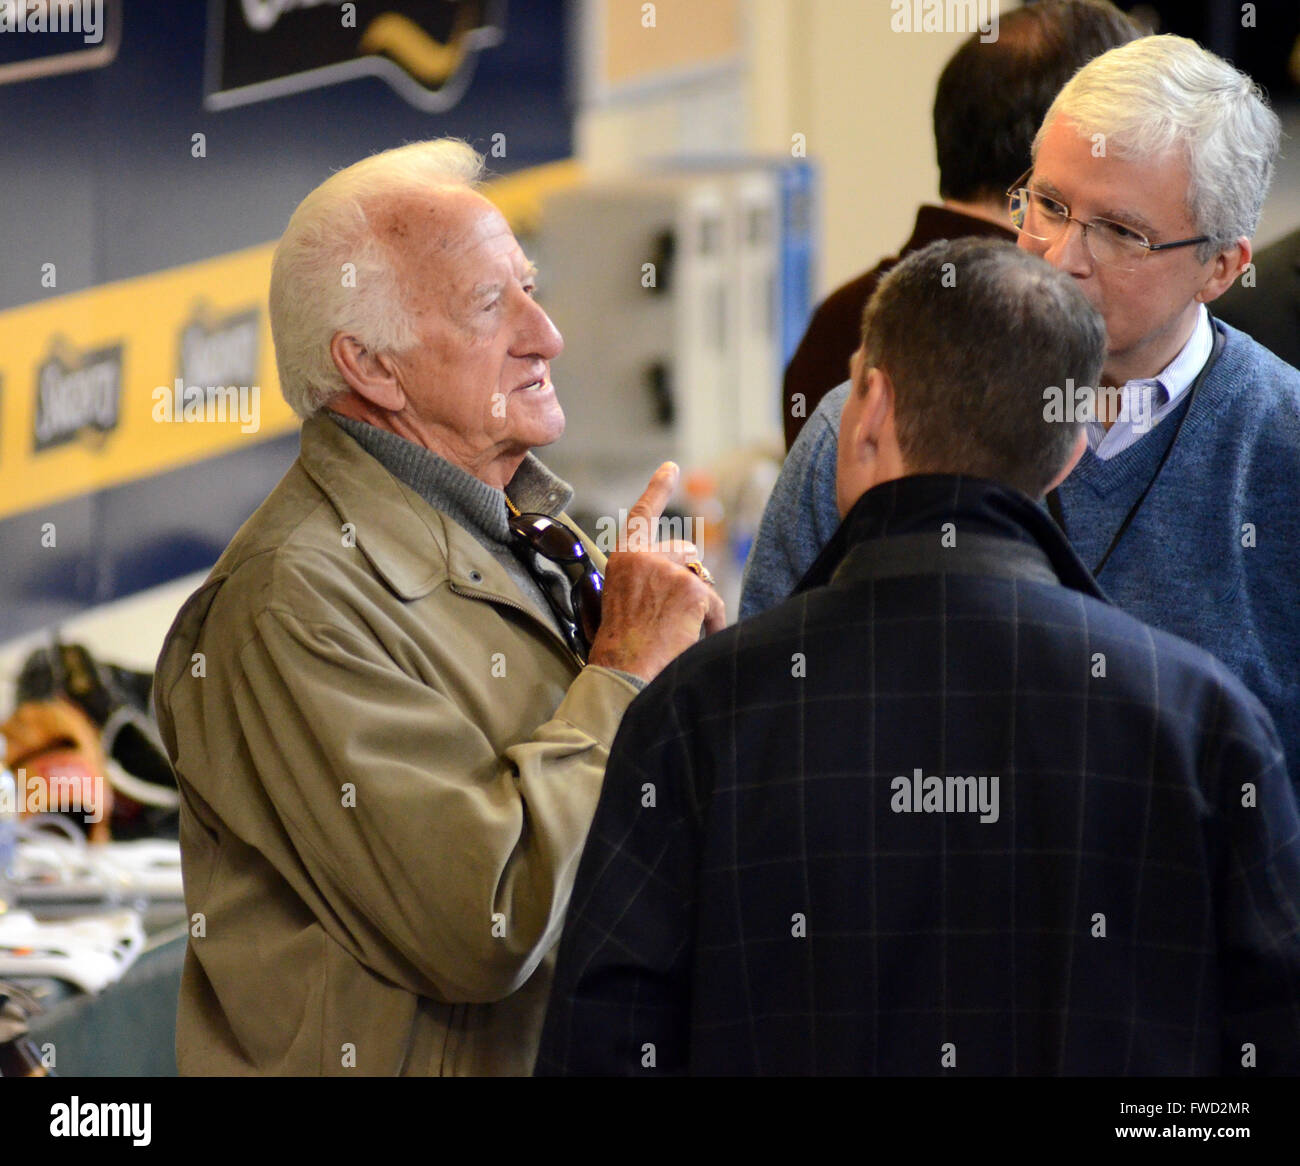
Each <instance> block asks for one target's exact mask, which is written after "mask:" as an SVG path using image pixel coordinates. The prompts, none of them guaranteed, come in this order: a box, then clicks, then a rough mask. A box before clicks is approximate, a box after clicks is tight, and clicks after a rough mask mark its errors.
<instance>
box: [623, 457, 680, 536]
mask: <svg viewBox="0 0 1300 1166" xmlns="http://www.w3.org/2000/svg"><path fill="white" fill-rule="evenodd" d="M680 476H681V470H680V469H679V468H678V465H677V463H676V462H664V464H663V465H661V466H660V467H659V468H658V469H657V470H655V472H654V474H653V476H652V477H651V478H650V484H649V485H648V486H647V487H646V488H645V492H644V493H643V494H642V495H641V497H640V498H638V499H637V500H636V501H635V502H634V503H632V506H631V509H629V510H628V512H627V516H628V521H629V524H630V523H631V520H632V519H633V518H637V519H640V520H641V521H642V522H654V521H656V520H657V519H658V518H659V516H660V515H661V514H662V513H663V512H664V507H665V506H667V505H668V499H669V498H671V497H672V496H673V491H674V490H675V489H677V479H678V478H679V477H680Z"/></svg>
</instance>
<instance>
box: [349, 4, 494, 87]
mask: <svg viewBox="0 0 1300 1166" xmlns="http://www.w3.org/2000/svg"><path fill="white" fill-rule="evenodd" d="M467 17H468V10H467V9H466V8H462V9H461V15H458V16H457V19H456V27H455V28H454V29H453V30H452V34H451V40H450V42H449V43H447V44H445V45H444V44H441V43H440V42H438V41H436V40H434V39H433V37H431V36H430V35H429V34H428V33H427V32H425V31H424V29H422V28H421V27H420V26H419V25H418V24H416V23H415V21H413V20H410V19H408V18H407V17H405V16H403V15H401V13H398V12H385V13H383V14H382V15H380V16H376V17H375V18H374V20H372V21H371V22H370V24H369V25H368V26H367V27H366V31H365V32H364V33H362V35H361V51H362V52H363V53H386V54H387V55H388V56H390V57H391V58H392V59H393V60H394V61H396V62H397V63H398V64H399V65H401V66H402V68H403V69H405V70H406V71H407V72H408V73H410V74H411V76H412V77H414V78H416V80H418V81H422V82H423V83H424V84H425V85H442V84H443V83H444V82H446V81H447V79H448V78H449V77H451V76H452V75H453V74H454V73H455V72H456V70H457V69H459V68H460V63H461V61H463V60H464V59H465V33H466V32H468V31H469V29H468V25H469V19H468V18H467Z"/></svg>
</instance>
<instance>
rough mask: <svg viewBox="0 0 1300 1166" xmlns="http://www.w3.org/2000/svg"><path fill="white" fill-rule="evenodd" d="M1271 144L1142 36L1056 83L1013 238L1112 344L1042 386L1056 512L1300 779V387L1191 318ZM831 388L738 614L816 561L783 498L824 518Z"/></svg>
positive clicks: (1225, 258)
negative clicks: (1065, 474)
mask: <svg viewBox="0 0 1300 1166" xmlns="http://www.w3.org/2000/svg"><path fill="white" fill-rule="evenodd" d="M1278 140H1279V126H1278V121H1277V118H1276V117H1275V116H1274V115H1273V113H1272V112H1271V111H1270V110H1269V109H1268V107H1267V106H1266V104H1265V103H1264V101H1263V99H1262V97H1261V96H1260V94H1259V91H1258V89H1257V88H1256V87H1255V86H1254V85H1253V84H1252V83H1251V82H1250V80H1249V78H1247V77H1245V76H1244V75H1242V74H1241V73H1239V72H1237V70H1235V69H1233V68H1232V67H1231V66H1230V65H1229V64H1227V63H1226V62H1225V61H1222V60H1220V59H1219V58H1218V57H1216V56H1214V54H1212V53H1210V52H1207V51H1206V50H1204V49H1202V48H1200V47H1199V46H1198V45H1196V44H1195V43H1194V42H1192V41H1189V40H1185V39H1183V38H1180V37H1172V36H1159V37H1145V38H1142V39H1141V40H1138V41H1134V42H1133V43H1132V44H1129V45H1125V46H1122V47H1120V48H1116V49H1112V50H1110V51H1109V52H1107V53H1105V54H1103V55H1102V56H1100V57H1098V58H1096V59H1095V60H1094V61H1092V62H1091V63H1089V64H1088V65H1086V66H1084V68H1082V69H1081V70H1080V71H1079V72H1078V73H1077V74H1076V75H1075V77H1074V78H1073V79H1072V80H1071V81H1070V82H1069V83H1068V84H1067V85H1066V86H1065V88H1064V89H1063V90H1062V91H1061V93H1060V94H1059V95H1058V96H1057V98H1056V100H1055V101H1054V103H1053V104H1052V106H1051V108H1050V110H1049V111H1048V114H1047V116H1046V117H1045V119H1044V122H1043V125H1042V127H1040V130H1039V133H1038V136H1037V139H1036V141H1035V149H1034V162H1033V167H1032V169H1031V170H1030V172H1029V174H1028V175H1027V176H1026V177H1025V178H1024V179H1023V180H1022V181H1021V182H1018V183H1016V184H1014V185H1013V187H1012V189H1011V191H1010V192H1009V196H1008V197H1009V211H1010V216H1011V221H1012V224H1013V226H1015V227H1016V229H1017V230H1018V232H1019V245H1020V246H1021V247H1023V248H1025V249H1027V250H1029V251H1032V252H1033V253H1035V254H1037V255H1041V256H1042V257H1043V258H1045V259H1046V260H1047V261H1048V262H1049V263H1051V264H1052V265H1053V266H1055V267H1057V268H1059V269H1060V270H1062V271H1065V272H1067V273H1068V274H1069V275H1071V276H1072V277H1073V278H1074V279H1075V280H1076V281H1077V283H1078V285H1079V287H1080V289H1081V290H1082V291H1083V293H1084V295H1085V296H1086V297H1087V299H1088V300H1089V302H1090V303H1091V304H1092V305H1093V306H1094V307H1096V308H1097V310H1098V311H1099V312H1100V313H1101V314H1102V317H1103V318H1104V320H1105V322H1106V329H1107V337H1108V351H1107V357H1106V364H1105V367H1104V369H1103V373H1102V376H1101V378H1100V379H1101V382H1102V386H1101V388H1100V389H1099V388H1098V386H1087V385H1085V386H1080V385H1064V386H1044V401H1043V408H1044V411H1045V413H1044V415H1045V416H1046V417H1048V418H1049V419H1055V420H1060V421H1063V422H1073V421H1077V420H1082V421H1085V422H1086V423H1087V426H1086V428H1087V434H1088V450H1087V452H1086V453H1085V454H1084V456H1083V458H1082V460H1081V461H1080V463H1079V465H1078V467H1077V468H1076V469H1075V471H1074V472H1073V473H1072V474H1071V476H1070V477H1069V478H1068V479H1067V480H1066V482H1065V483H1063V484H1062V485H1061V487H1060V488H1059V489H1058V490H1057V491H1055V492H1054V493H1053V494H1052V495H1050V496H1049V498H1048V505H1049V508H1050V509H1051V510H1052V512H1053V514H1054V515H1055V516H1056V517H1057V520H1058V521H1059V522H1060V523H1061V525H1062V526H1063V528H1064V530H1065V531H1066V534H1067V535H1068V536H1069V538H1070V540H1071V542H1072V543H1073V544H1074V546H1075V548H1076V549H1077V550H1078V551H1079V553H1080V555H1081V557H1082V558H1083V560H1084V562H1085V563H1086V564H1087V566H1088V567H1089V568H1090V569H1091V570H1092V571H1093V572H1094V574H1095V575H1096V576H1097V578H1098V581H1099V582H1100V584H1101V586H1102V587H1103V588H1104V589H1105V591H1106V592H1107V594H1108V595H1109V596H1110V597H1111V598H1112V599H1113V600H1114V601H1115V602H1117V603H1118V604H1119V605H1120V606H1121V607H1123V608H1124V609H1126V610H1127V611H1129V612H1131V613H1132V614H1134V615H1136V616H1138V617H1139V618H1141V619H1143V620H1145V621H1147V622H1149V623H1151V624H1154V625H1155V626H1157V627H1160V628H1162V629H1164V630H1166V631H1170V632H1174V633H1175V634H1177V635H1181V636H1183V637H1185V638H1187V639H1189V640H1191V641H1192V642H1193V643H1196V644H1198V645H1199V646H1201V647H1202V648H1205V649H1207V650H1209V651H1210V652H1213V653H1214V654H1215V655H1217V656H1218V657H1219V658H1220V659H1222V660H1223V661H1224V662H1225V663H1226V664H1228V665H1229V666H1230V667H1231V668H1232V669H1233V670H1234V671H1235V672H1236V673H1237V675H1238V676H1240V677H1241V679H1242V680H1244V681H1245V683H1246V684H1247V686H1248V687H1249V688H1251V689H1252V690H1253V691H1254V692H1255V694H1256V695H1257V696H1258V697H1259V698H1260V699H1261V700H1262V701H1263V702H1264V704H1265V706H1266V707H1267V708H1268V709H1269V711H1270V712H1271V713H1272V715H1273V718H1274V720H1275V721H1276V723H1277V727H1278V731H1279V733H1280V735H1281V738H1282V741H1283V744H1284V746H1285V748H1286V750H1287V755H1288V759H1289V765H1290V767H1291V774H1292V780H1293V781H1295V782H1296V783H1297V786H1300V669H1297V667H1296V663H1295V662H1296V660H1297V659H1300V604H1297V603H1296V597H1295V580H1296V578H1297V577H1300V508H1298V507H1297V506H1296V504H1295V483H1296V482H1297V480H1300V372H1297V370H1296V369H1294V368H1293V367H1291V366H1290V365H1288V364H1285V363H1284V362H1282V361H1281V360H1279V359H1278V358H1277V357H1276V356H1274V354H1273V353H1271V352H1269V351H1268V350H1267V349H1265V348H1263V347H1262V346H1261V345H1259V344H1257V343H1255V341H1253V340H1252V339H1251V338H1250V337H1249V336H1247V335H1246V334H1245V333H1243V332H1240V331H1238V330H1236V329H1233V328H1231V327H1229V326H1227V325H1225V324H1223V323H1222V322H1221V321H1215V320H1213V319H1212V318H1211V316H1210V314H1209V312H1208V311H1207V308H1206V305H1208V304H1210V303H1212V302H1213V301H1214V300H1215V299H1216V298H1217V297H1218V296H1220V295H1221V294H1222V293H1223V292H1224V291H1225V290H1226V289H1227V288H1228V287H1229V286H1231V284H1232V282H1233V280H1234V279H1235V278H1236V277H1237V275H1238V273H1239V272H1240V271H1241V270H1242V269H1243V268H1244V267H1245V265H1246V264H1247V263H1248V262H1249V261H1250V258H1251V244H1250V236H1251V234H1252V233H1253V232H1254V230H1255V226H1256V223H1257V221H1258V218H1259V210H1260V206H1261V204H1262V202H1263V199H1264V195H1265V193H1266V191H1267V189H1268V185H1269V180H1270V177H1271V174H1272V169H1273V162H1274V159H1275V157H1276V154H1277V149H1278ZM1006 339H1007V343H1008V344H1013V345H1014V344H1015V343H1016V336H1015V335H1014V333H1012V334H1010V335H1008V336H1007V338H1006ZM845 394H846V390H844V389H841V390H836V392H835V393H833V394H831V396H830V397H828V398H827V400H826V402H824V404H823V406H822V408H824V409H825V410H826V415H825V418H824V420H823V421H822V422H821V427H820V429H821V435H822V441H821V447H820V448H818V449H817V450H816V452H815V453H813V454H811V455H808V454H807V453H806V452H802V451H799V450H798V449H797V448H796V450H794V451H792V455H791V459H790V460H789V462H788V463H787V467H786V471H784V472H783V475H782V480H781V481H780V482H779V483H778V485H777V488H776V491H775V493H774V495H773V499H772V500H771V502H770V503H769V506H768V510H767V513H766V514H765V516H764V521H763V525H762V528H761V529H760V533H759V537H758V539H757V541H756V545H755V550H754V553H753V555H752V557H751V560H750V564H749V567H748V570H747V576H746V581H745V593H744V594H743V595H742V601H741V614H742V616H746V615H751V614H754V613H755V611H756V610H761V609H762V607H763V606H766V605H767V603H768V602H770V600H769V599H768V597H770V596H771V595H772V594H773V593H774V592H776V593H779V592H780V591H781V589H782V588H793V586H794V583H795V582H797V581H798V577H799V574H800V573H801V572H802V571H803V570H806V568H807V565H808V564H810V563H811V562H812V560H813V558H815V556H816V554H817V552H818V550H819V549H820V548H819V547H818V546H816V545H811V546H810V545H807V540H806V538H805V537H804V536H803V535H802V534H800V533H799V531H798V530H797V528H796V526H795V524H794V523H793V522H792V521H791V513H792V510H793V507H792V505H791V499H792V498H801V497H802V498H810V497H811V498H815V501H814V502H813V503H812V505H813V507H814V508H815V509H816V510H817V512H818V513H824V512H825V511H826V510H827V508H828V507H829V506H830V505H832V503H833V498H832V497H830V496H828V492H827V489H826V488H825V486H824V485H823V484H822V483H824V481H825V479H826V477H827V474H828V473H831V472H833V464H834V447H833V443H830V442H826V441H825V439H824V431H825V427H826V426H827V425H829V424H832V423H833V419H834V418H835V417H836V416H837V415H838V412H839V410H840V409H841V408H842V405H843V400H844V397H845ZM809 428H810V429H812V428H813V427H812V426H811V425H810V426H809ZM816 433H817V431H816V430H814V434H810V441H811V440H812V439H813V437H814V436H815V435H816ZM828 446H829V448H827V447H828ZM805 525H807V524H805Z"/></svg>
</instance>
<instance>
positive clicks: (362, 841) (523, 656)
mask: <svg viewBox="0 0 1300 1166" xmlns="http://www.w3.org/2000/svg"><path fill="white" fill-rule="evenodd" d="M481 169H482V159H481V158H480V157H479V156H478V155H477V154H475V153H474V151H473V150H471V149H470V148H469V147H468V146H466V145H464V144H463V143H460V142H455V141H446V140H445V141H437V142H421V143H416V144H413V145H410V146H404V147H402V148H400V149H396V150H390V151H388V152H386V153H383V154H379V155H376V156H374V157H372V158H368V159H365V160H364V161H362V162H359V163H357V164H356V165H354V166H351V167H349V168H347V169H345V170H343V171H340V172H339V173H337V174H335V175H334V176H333V177H331V178H330V179H329V180H328V181H326V182H325V183H323V184H322V185H321V186H320V187H318V188H317V189H316V190H314V191H313V192H312V193H311V194H309V195H308V196H307V198H306V199H304V200H303V202H302V204H301V205H300V206H299V207H298V209H297V210H296V211H295V213H294V215H293V217H292V219H291V220H290V222H289V226H288V229H287V230H286V231H285V234H284V237H283V238H282V239H281V241H280V244H279V247H278V248H277V250H276V254H275V261H274V265H273V271H272V276H271V296H270V306H271V328H272V332H273V335H274V338H275V347H276V358H277V362H278V365H279V370H280V381H281V387H282V389H283V391H284V394H285V396H286V398H287V400H288V401H289V403H290V404H291V405H292V406H293V408H294V410H295V411H296V412H297V413H298V414H299V415H300V416H301V417H302V418H303V426H302V449H301V454H300V456H299V458H298V460H297V461H296V463H295V464H294V465H293V467H292V468H291V469H290V470H289V472H288V473H287V474H286V475H285V477H284V479H283V480H282V481H281V482H280V484H279V485H278V486H277V487H276V488H275V490H274V491H273V492H272V494H271V495H270V496H269V497H268V498H267V500H266V501H265V502H264V503H263V504H262V506H261V507H260V508H259V509H258V510H257V512H256V513H255V514H254V515H253V516H252V517H251V518H250V519H249V520H248V522H247V523H245V524H244V526H243V527H242V528H241V529H240V531H239V532H238V534H236V536H235V538H234V540H233V541H232V542H231V544H230V546H229V547H228V548H227V549H226V551H225V552H224V554H223V555H222V556H221V558H220V560H219V561H218V562H217V564H216V566H215V567H214V568H213V570H212V573H211V575H210V576H209V577H208V579H207V581H206V582H205V583H204V584H203V586H202V587H201V588H200V589H199V590H198V591H197V592H196V593H195V595H194V596H193V597H192V598H191V599H190V600H189V601H188V603H187V604H186V605H185V607H184V608H183V610H182V611H181V613H180V614H179V616H178V617H177V619H176V622H175V624H174V625H173V627H172V630H171V632H170V633H169V635H168V639H167V643H166V645H165V646H164V649H163V653H162V656H161V658H160V660H159V664H158V673H157V677H156V681H155V692H156V693H157V706H158V713H159V721H160V724H161V727H162V731H163V736H164V740H165V742H166V744H167V748H168V752H169V753H170V755H171V758H172V761H173V763H174V765H175V768H176V772H177V775H178V779H179V786H180V790H181V797H182V812H181V848H182V858H183V862H184V871H185V889H186V907H187V910H188V911H189V912H190V913H191V917H192V919H194V921H195V925H194V927H193V928H192V929H191V939H190V944H189V949H188V951H187V953H186V961H185V969H184V973H183V979H182V985H181V999H180V1009H179V1015H178V1024H177V1053H178V1063H179V1066H180V1069H181V1071H182V1072H183V1073H190V1074H201V1073H215V1074H243V1073H283V1074H343V1075H347V1074H410V1075H420V1074H443V1075H447V1074H526V1073H528V1072H529V1071H530V1070H531V1068H532V1062H533V1057H534V1055H535V1051H536V1045H537V1040H538V1035H539V1031H540V1027H541V1022H542V1016H543V1010H544V1008H545V1004H546V998H547V994H548V989H549V986H550V981H551V969H552V961H553V951H552V948H553V947H554V943H555V941H556V939H557V938H558V935H559V929H560V926H561V923H562V918H563V913H564V910H565V907H566V905H567V902H568V897H569V893H570V889H571V887H572V881H573V875H574V872H575V868H576V865H577V861H578V857H579V852H580V850H581V848H582V844H583V840H584V838H585V836H586V831H587V828H588V826H589V824H590V820H591V815H592V813H593V811H594V808H595V805H596V799H597V796H598V794H599V791H600V786H601V781H602V778H603V774H604V767H605V762H606V759H607V756H608V751H609V747H610V744H611V742H612V740H613V737H614V734H615V732H616V730H617V728H618V724H619V721H620V719H621V717H622V714H623V712H624V710H625V709H626V708H627V706H628V704H629V703H630V702H631V701H632V699H633V698H634V697H635V696H636V694H637V693H638V692H639V691H640V689H641V687H642V686H643V685H644V684H645V683H646V682H647V681H649V680H650V679H652V678H653V677H654V676H655V675H656V674H657V673H658V672H659V671H660V669H662V668H663V667H664V665H665V664H666V663H667V662H668V661H669V660H671V659H672V657H673V656H675V655H676V654H677V653H678V652H680V651H681V650H683V649H684V648H686V647H687V646H689V645H690V644H692V643H694V642H695V641H696V640H698V638H699V636H700V634H701V631H702V630H704V631H711V630H714V629H716V628H718V627H720V626H721V625H722V624H723V622H724V618H725V615H724V612H723V610H722V604H721V601H720V600H719V599H718V597H717V594H716V592H714V591H713V590H712V588H711V587H709V586H708V585H707V583H706V581H705V580H706V579H707V572H706V571H705V570H704V569H703V567H702V565H701V564H699V563H698V562H697V561H695V558H694V556H695V554H696V551H695V548H694V547H692V546H690V545H689V544H683V543H670V544H651V545H650V546H649V547H647V548H645V549H642V550H637V551H624V552H616V553H614V554H612V555H610V557H609V560H608V563H606V562H605V560H604V558H603V557H602V556H601V554H600V552H599V551H598V550H597V549H596V547H595V546H593V545H592V544H591V543H590V542H589V541H588V540H587V539H586V538H585V537H584V536H583V535H582V534H581V533H580V532H578V531H575V530H573V529H572V528H571V527H570V526H569V524H568V522H567V520H566V517H565V515H564V513H563V508H564V506H565V505H566V504H567V502H568V499H569V496H570V491H569V489H568V487H567V486H566V485H565V484H564V483H563V482H561V481H560V480H559V479H558V478H556V477H554V476H553V475H552V474H551V473H550V472H549V471H547V469H546V467H545V466H544V465H543V464H542V463H541V462H540V461H538V459H537V458H536V457H535V456H534V455H533V454H532V453H531V452H530V451H531V450H532V449H533V448H534V447H536V446H541V445H545V444H547V443H549V442H552V441H554V440H555V439H556V438H558V437H559V436H560V434H561V433H562V431H563V428H564V414H563V411H562V410H561V408H560V404H559V401H558V400H557V398H556V394H555V388H554V386H553V385H552V382H551V375H550V362H551V361H552V360H553V359H554V358H555V357H557V356H558V355H559V354H560V350H561V348H562V346H563V342H562V340H561V338H560V334H559V333H558V332H557V331H556V329H555V327H554V325H553V324H552V323H551V321H550V319H548V317H547V315H546V313H545V312H544V311H543V310H542V309H541V307H540V306H539V305H538V304H537V302H536V301H535V299H534V298H533V291H534V270H533V268H532V266H531V264H529V262H528V261H527V259H526V258H525V257H524V254H523V252H522V251H521V250H520V247H519V244H518V243H517V242H516V240H515V238H514V236H513V235H512V234H511V231H510V228H509V227H508V225H507V224H506V222H505V220H504V219H503V218H502V216H501V215H500V213H499V212H498V211H497V210H496V209H495V208H494V207H493V206H492V204H491V203H490V202H488V201H487V199H485V198H484V197H483V196H482V195H481V194H479V193H478V192H477V191H476V190H475V189H474V187H475V184H476V183H477V181H478V179H479V176H480V173H481ZM676 473H677V470H676V467H675V466H672V465H671V464H666V465H665V466H663V467H661V468H660V470H659V472H658V473H656V475H655V476H654V478H653V479H652V480H651V483H650V486H649V488H648V489H647V490H646V493H645V494H644V495H643V496H642V498H641V499H640V500H639V501H638V502H637V504H636V505H635V506H634V507H633V508H632V514H633V516H634V517H636V518H637V519H639V520H641V521H642V522H643V523H647V522H652V521H653V520H654V519H656V518H657V517H658V515H659V513H660V511H661V510H662V508H663V506H664V504H665V502H666V501H667V499H668V497H669V495H670V493H671V491H672V488H673V485H674V481H675V476H676Z"/></svg>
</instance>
